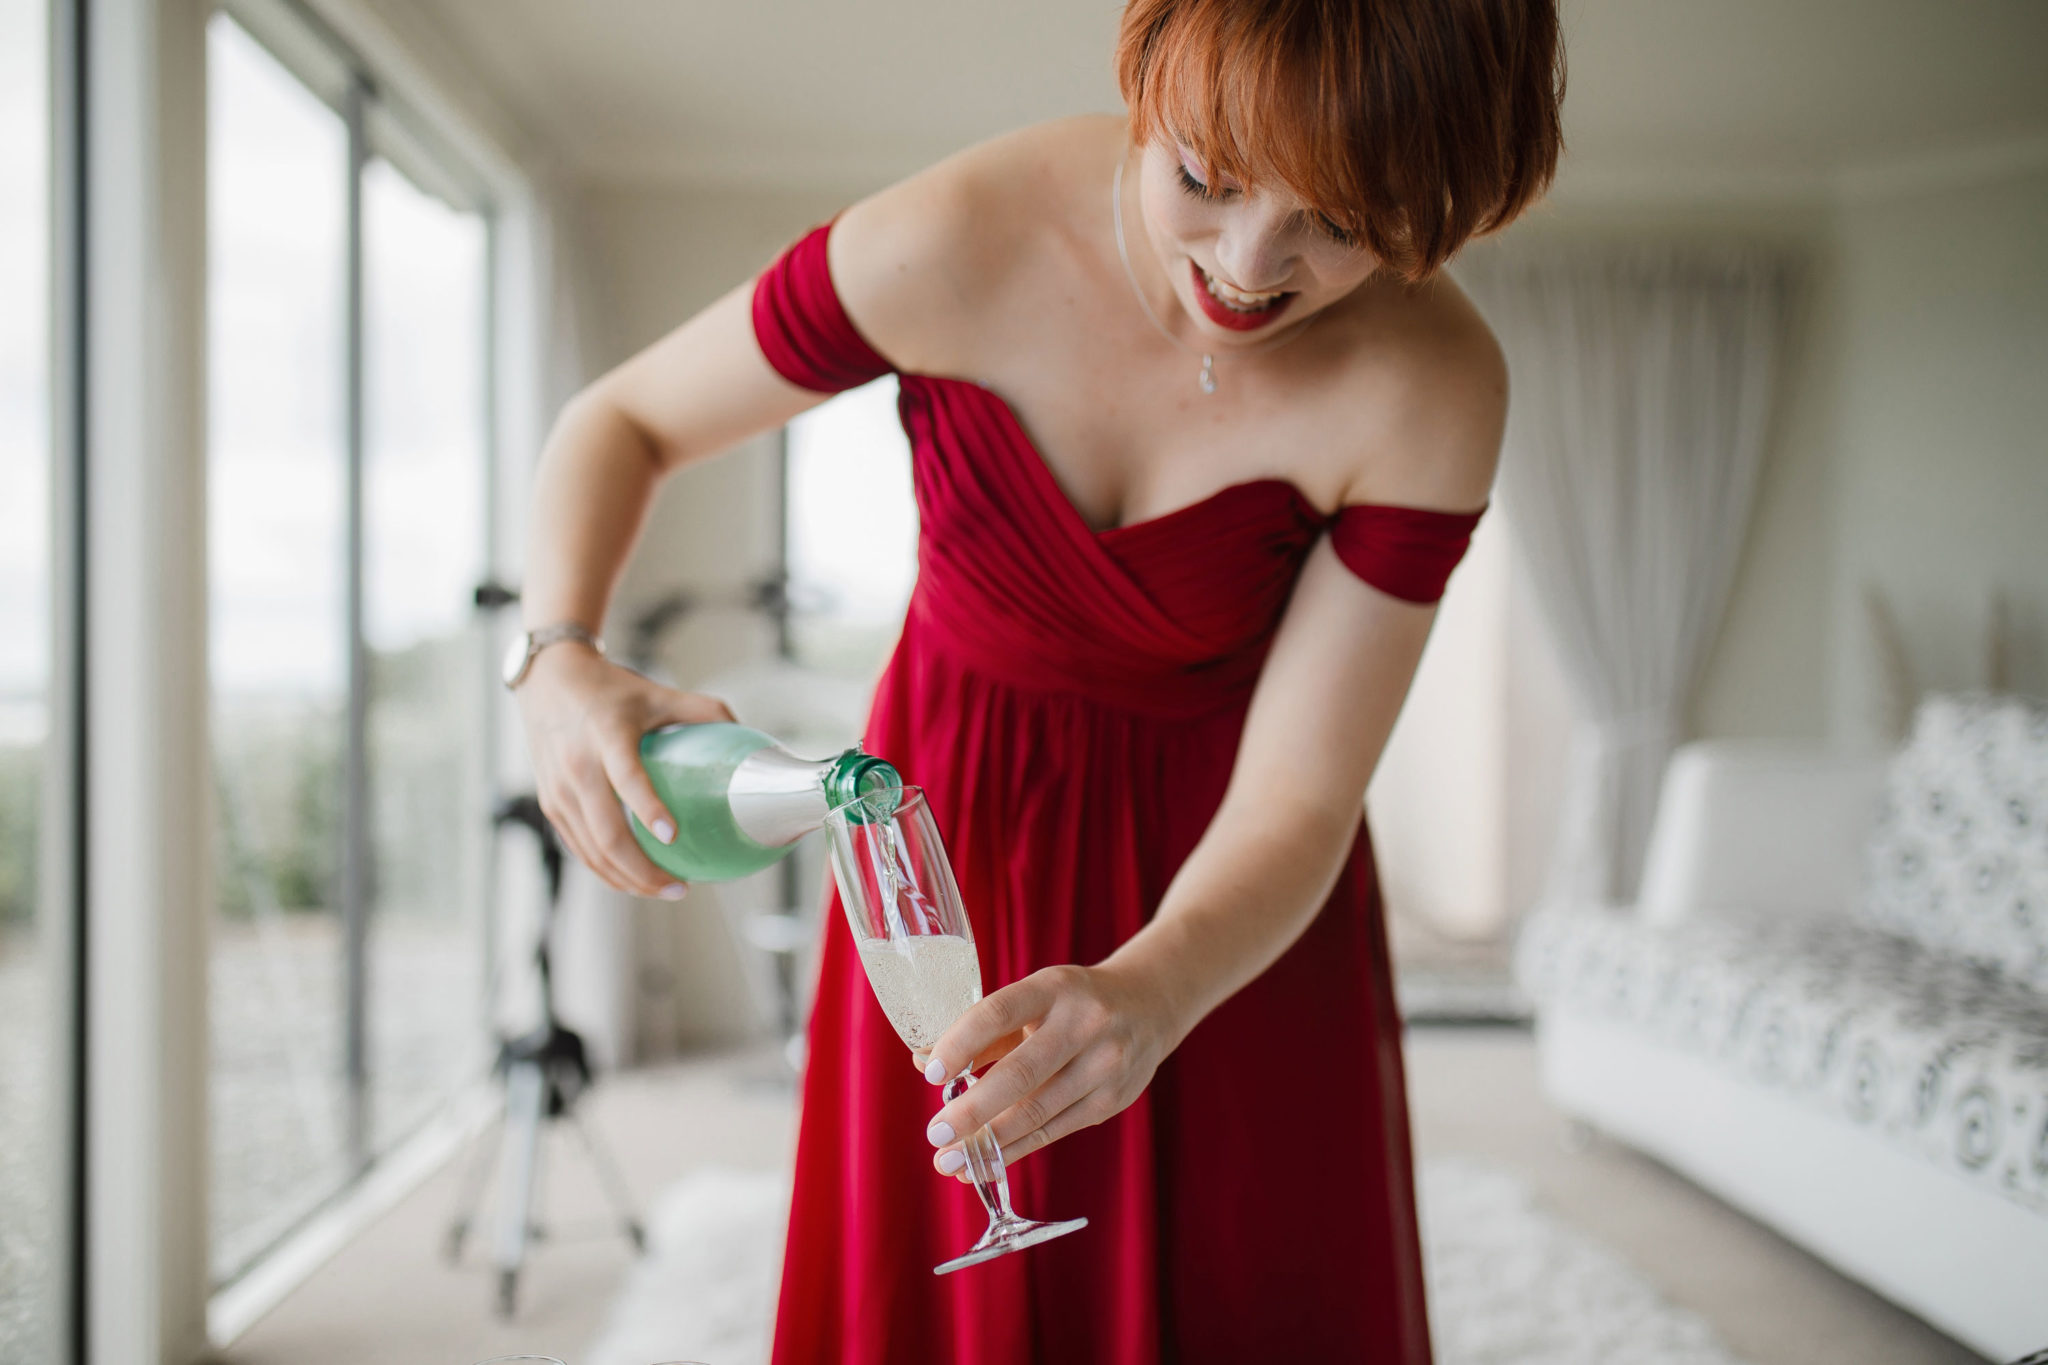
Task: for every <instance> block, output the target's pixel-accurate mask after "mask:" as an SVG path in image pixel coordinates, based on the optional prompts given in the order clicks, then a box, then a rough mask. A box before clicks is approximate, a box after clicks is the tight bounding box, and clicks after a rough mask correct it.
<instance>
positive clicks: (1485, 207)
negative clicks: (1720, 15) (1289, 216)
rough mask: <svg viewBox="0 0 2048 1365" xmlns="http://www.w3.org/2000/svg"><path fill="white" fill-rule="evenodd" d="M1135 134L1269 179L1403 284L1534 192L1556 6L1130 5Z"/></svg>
mask: <svg viewBox="0 0 2048 1365" xmlns="http://www.w3.org/2000/svg"><path fill="white" fill-rule="evenodd" d="M1116 67H1117V81H1118V84H1119V85H1121V86H1122V88H1123V95H1124V102H1125V103H1126V104H1128V105H1129V106H1130V111H1131V132H1132V135H1133V136H1134V137H1136V138H1138V139H1139V140H1141V141H1147V140H1150V139H1152V138H1154V137H1157V136H1161V135H1166V136H1170V137H1173V138H1176V139H1178V140H1179V141H1180V142H1181V143H1182V144H1183V145H1184V146H1186V147H1187V149H1188V150H1189V151H1191V152H1193V153H1194V154H1195V155H1196V156H1197V157H1199V158H1200V159H1201V161H1202V164H1203V167H1204V168H1205V170H1207V171H1208V172H1209V173H1210V174H1213V175H1224V176H1228V177H1230V178H1231V179H1233V180H1236V181H1238V182H1240V183H1241V184H1245V185H1251V186H1256V185H1260V184H1275V183H1277V184H1280V185H1283V186H1285V187H1286V188H1287V189H1288V190H1290V191H1291V192H1292V193H1293V194H1294V195H1295V197H1297V198H1299V199H1300V200H1302V201H1303V202H1304V203H1306V204H1307V205H1308V206H1309V207H1310V208H1311V209H1313V210H1314V211H1316V212H1318V213H1320V214H1322V215H1324V216H1325V217H1327V218H1329V219H1330V220H1331V221H1332V222H1334V223H1336V224H1337V225H1338V226H1340V227H1342V228H1344V229H1345V230H1347V231H1349V232H1351V233H1353V234H1354V235H1355V236H1357V237H1358V239H1359V240H1360V242H1361V243H1362V244H1363V245H1364V246H1366V247H1367V248H1368V249H1370V250H1371V251H1372V253H1373V254H1374V255H1375V256H1377V257H1378V258H1379V259H1380V260H1382V261H1383V262H1385V263H1386V264H1387V265H1388V266H1389V267H1390V268H1391V269H1393V270H1394V271H1396V272H1397V273H1399V274H1400V275H1401V276H1403V277H1404V278H1406V279H1408V280H1411V281H1422V280H1426V279H1428V278H1429V277H1430V276H1432V275H1434V274H1435V273H1436V272H1437V270H1439V269H1440V268H1441V267H1442V266H1443V264H1444V263H1445V262H1446V261H1448V260H1450V258H1451V257H1452V255H1454V254H1455V253H1456V252H1457V250H1458V248H1459V247H1461V246H1463V245H1464V244H1465V242H1466V241H1467V240H1468V239H1469V238H1471V237H1473V236H1475V235H1478V234H1480V233H1485V232H1492V231H1494V230H1496V229H1498V228H1502V227H1505V226H1507V224H1508V223H1510V222H1511V221H1513V220H1514V218H1515V216H1516V215H1517V214H1519V213H1520V212H1521V211H1522V210H1523V209H1525V208H1527V207H1528V206H1529V204H1530V203H1531V202H1533V201H1534V200H1535V199H1536V198H1537V196H1539V195H1541V194H1542V193H1543V190H1544V188H1545V187H1546V186H1547V185H1548V184H1549V183H1550V178H1551V176H1552V174H1553V173H1554V172H1555V171H1556V169H1557V157H1558V153H1559V151H1560V150H1561V149H1562V147H1563V142H1564V137H1563V132H1562V129H1561V128H1560V126H1559V115H1558V110H1559V105H1560V104H1561V103H1562V101H1563V98H1564V50H1563V48H1562V46H1561V45H1560V43H1559V41H1558V22H1557V6H1556V0H1130V3H1129V4H1127V5H1126V6H1125V7H1124V17H1123V30H1122V32H1121V34H1120V35H1119V37H1118V39H1117V50H1116Z"/></svg>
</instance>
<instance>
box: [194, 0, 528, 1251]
mask: <svg viewBox="0 0 2048 1365" xmlns="http://www.w3.org/2000/svg"><path fill="white" fill-rule="evenodd" d="M319 36H320V35H313V41H310V42H297V43H294V44H292V45H290V47H289V48H288V49H280V50H284V51H288V53H289V55H290V56H291V57H292V58H293V63H292V65H291V66H289V67H288V66H287V65H286V64H285V63H284V62H282V61H280V60H279V59H278V57H277V56H275V55H273V51H272V50H271V49H269V48H266V47H265V46H264V45H263V44H262V43H259V42H258V41H257V40H256V39H255V38H254V37H252V36H251V35H250V33H249V32H248V31H245V30H244V29H243V28H242V27H240V26H239V25H238V24H237V23H236V22H235V20H234V19H233V18H231V17H229V16H228V15H219V16H216V17H215V19H214V20H213V22H212V24H211V26H210V29H209V44H208V62H209V73H208V76H209V80H208V84H209V140H210V146H209V153H208V155H209V163H210V164H209V169H208V174H209V178H210V198H209V212H210V218H211V221H210V225H209V232H210V234H211V244H210V253H209V256H210V260H209V268H210V270H211V272H212V274H211V282H210V291H211V292H210V295H209V300H208V302H209V310H210V314H211V316H210V323H209V325H210V328H211V338H210V343H209V345H210V354H209V365H210V368H211V376H212V394H211V408H210V414H209V415H210V424H211V433H210V442H211V448H210V451H209V457H208V466H209V467H208V482H209V492H208V498H209V516H210V525H209V528H208V532H209V545H210V554H211V561H210V567H209V572H210V575H211V592H210V608H211V612H212V620H211V626H210V628H211V632H212V648H211V659H212V670H213V676H212V686H213V744H214V762H215V794H216V804H217V816H218V818H217V821H216V826H217V830H218V846H217V849H216V863H215V867H216V883H217V888H218V902H217V909H216V914H215V924H214V935H213V944H212V950H211V951H212V959H211V963H212V981H211V1007H212V1079H211V1120H212V1148H213V1162H212V1170H213V1191H212V1201H213V1204H212V1263H213V1272H214V1276H215V1279H216V1281H225V1280H227V1279H230V1278H232V1277H234V1276H235V1275H236V1274H238V1273H239V1272H240V1271H241V1270H243V1269H244V1268H245V1267H247V1266H248V1265H249V1264H250V1263H251V1261H252V1260H253V1259H254V1258H256V1257H258V1256H260V1255H261V1254H262V1253H263V1252H264V1251H265V1249H266V1248H268V1247H270V1246H271V1245H273V1244H274V1243H275V1242H276V1241H277V1240H278V1239H279V1238H280V1237H281V1236H283V1235H285V1234H286V1233H288V1232H289V1231H290V1230H291V1229H292V1228H293V1227H295V1226H296V1225H297V1224H298V1223H300V1222H301V1221H302V1220H303V1219H304V1218H305V1217H306V1216H307V1214H309V1213H310V1212H311V1211H312V1210H314V1209H315V1208H317V1207H319V1206H320V1205H321V1204H322V1203H324V1202H326V1201H328V1200H330V1199H332V1198H333V1197H334V1196H336V1195H337V1194H338V1193H340V1192H341V1191H343V1190H344V1189H345V1188H347V1186H348V1185H349V1183H350V1182H351V1181H353V1180H354V1179H355V1178H356V1177H357V1176H358V1175H359V1174H361V1172H362V1171H363V1170H365V1169H366V1168H367V1167H368V1166H369V1164H370V1163H372V1162H373V1161H374V1160H376V1159H377V1157H378V1156H380V1155H382V1154H383V1153H384V1152H386V1151H388V1150H389V1149H390V1148H391V1147H392V1146H393V1145H394V1144H395V1143H397V1142H399V1141H402V1140H403V1139H404V1138H405V1137H406V1136H407V1135H408V1134H410V1133H411V1132H413V1131H414V1130H416V1129H417V1128H418V1127H419V1125H420V1124H421V1122H422V1121H423V1120H424V1119H426V1118H427V1117H429V1116H430V1115H431V1114H432V1113H433V1112H434V1111H435V1109H436V1108H437V1107H438V1106H439V1105H440V1104H442V1103H443V1102H444V1101H445V1100H447V1099H448V1098H449V1097H450V1096H451V1095H452V1094H453V1093H455V1092H456V1091H458V1090H459V1089H460V1088H462V1087H463V1086H465V1085H467V1084H470V1083H472V1082H474V1081H475V1080H476V1079H478V1078H479V1077H481V1076H482V1075H483V1074H484V1067H485V1064H486V1061H487V1038H486V1036H485V1031H484V1020H485V1009H484V1004H483V1000H482V992H483V971H482V966H483V961H484V945H483V929H482V923H483V912H484V902H483V892H482V874H481V869H482V867H483V866H484V864H485V861H486V857H485V855H486V851H487V847H488V840H489V837H490V807H489V794H490V781H489V773H488V771H487V765H486V762H485V754H486V745H485V737H486V735H487V734H488V726H487V709H488V707H489V705H490V703H491V697H492V695H493V694H492V692H491V690H490V685H489V678H490V667H489V661H488V660H487V658H486V657H485V656H486V648H485V643H484V640H483V632H482V629H481V627H480V626H479V625H478V624H477V623H476V621H475V619H474V617H475V608H474V606H473V592H474V589H475V585H476V583H477V582H478V581H479V579H480V578H481V577H482V571H483V566H484V562H485V544H484V527H485V524H486V513H487V507H488V479H487V470H488V439H487V438H488V432H487V429H486V423H485V420H484V414H485V411H486V396H487V395H486V388H487V383H486V380H487V373H488V345H487V336H488V332H487V323H488V319H487V317H486V307H485V301H486V296H487V290H488V269H487V266H488V240H489V234H488V224H487V219H486V217H485V216H484V214H483V213H482V212H481V211H480V210H479V209H478V208H477V207H476V206H475V205H473V204H469V203H464V202H456V201H455V200H454V197H453V196H451V195H450V194H449V193H448V192H447V191H446V188H445V187H446V186H447V185H448V184H449V183H451V181H452V180H453V179H454V177H452V176H451V175H450V173H449V171H448V168H447V167H446V166H445V165H443V164H439V163H436V162H435V161H434V159H433V154H432V153H431V152H430V151H428V150H426V149H424V148H422V147H421V146H420V144H419V143H418V141H417V140H416V139H412V138H408V137H406V136H405V133H406V125H405V123H404V121H403V118H402V116H401V114H400V113H399V112H398V111H394V110H392V109H390V108H389V107H387V106H385V105H382V104H380V103H379V102H378V100H377V98H376V97H375V95H374V94H373V93H372V86H371V83H370V81H369V79H368V75H367V73H366V72H364V71H363V70H362V69H361V68H360V66H358V65H356V64H355V63H354V61H353V59H352V58H351V57H349V56H348V54H345V53H340V52H327V51H325V50H323V49H320V48H319V46H318V39H319ZM387 147H388V149H389V150H388V152H387V151H386V150H385V149H386V148H387ZM423 186H426V188H423Z"/></svg>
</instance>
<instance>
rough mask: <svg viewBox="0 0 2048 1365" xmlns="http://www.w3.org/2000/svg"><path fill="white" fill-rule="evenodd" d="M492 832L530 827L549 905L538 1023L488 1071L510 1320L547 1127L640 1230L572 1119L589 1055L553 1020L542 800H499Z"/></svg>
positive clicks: (551, 849) (497, 1241)
mask: <svg viewBox="0 0 2048 1365" xmlns="http://www.w3.org/2000/svg"><path fill="white" fill-rule="evenodd" d="M492 823H493V825H494V826H495V827H496V828H500V829H502V828H504V827H505V826H506V825H508V824H515V825H523V826H524V827H526V828H527V829H530V830H532V831H533V835H534V838H535V839H536V840H537V841H539V844H540V857H541V864H542V866H543V868H544V869H545V871H546V873H547V905H546V909H545V911H544V912H543V914H542V916H541V924H540V935H539V940H540V941H539V943H538V945H537V946H536V947H535V949H534V966H535V969H536V971H537V973H538V977H539V982H540V1013H541V1022H540V1026H539V1027H538V1028H536V1029H534V1030H533V1031H532V1032H531V1033H526V1034H522V1035H520V1036H519V1037H516V1038H501V1039H499V1041H498V1060H497V1062H496V1064H495V1066H494V1067H493V1071H494V1073H495V1074H496V1075H497V1076H498V1078H499V1079H500V1080H501V1081H502V1082H503V1083H504V1086H505V1105H504V1114H503V1117H502V1118H501V1119H500V1120H499V1125H498V1128H499V1131H498V1138H499V1141H498V1147H499V1149H500V1160H499V1162H498V1163H497V1164H498V1167H499V1176H498V1202H497V1208H496V1209H495V1213H496V1218H495V1220H494V1222H493V1225H492V1229H491V1260H492V1262H493V1263H494V1264H495V1265H496V1267H497V1271H498V1300H497V1307H498V1316H499V1317H501V1318H509V1317H511V1316H512V1309H513V1306H514V1304H515V1302H516V1301H517V1298H518V1293H519V1271H520V1268H521V1266H522V1265H523V1264H524V1263H525V1260H526V1246H527V1243H528V1242H529V1241H536V1240H539V1239H540V1238H542V1237H544V1236H545V1235H546V1233H545V1231H544V1230H543V1229H542V1228H541V1227H540V1226H539V1225H538V1224H537V1223H535V1222H534V1221H533V1208H534V1204H535V1202H536V1199H537V1196H538V1194H539V1192H540V1140H541V1132H542V1129H543V1127H544V1126H545V1125H547V1124H550V1123H559V1124H564V1125H566V1126H567V1127H568V1128H569V1130H570V1131H571V1132H573V1133H574V1134H575V1135H576V1138H577V1141H578V1144H579V1145H580V1146H581V1147H582V1149H583V1152H584V1154H585V1156H586V1157H588V1159H589V1161H590V1164H591V1166H592V1167H593V1168H595V1170H596V1172H597V1177H598V1183H599V1184H600V1185H601V1186H602V1187H603V1189H604V1193H605V1198H606V1199H607V1200H608V1201H609V1202H610V1203H611V1206H612V1213H613V1215H614V1216H615V1217H616V1218H617V1219H618V1222H619V1228H620V1231H621V1232H623V1233H624V1234H625V1236H626V1238H627V1239H628V1240H629V1241H631V1242H632V1243H633V1249H634V1250H635V1251H636V1252H642V1251H645V1250H646V1249H647V1233H646V1230H645V1229H644V1228H643V1227H642V1226H641V1224H640V1220H639V1218H638V1217H637V1216H636V1215H635V1214H634V1212H633V1200H632V1196H631V1195H630V1194H629V1193H628V1192H627V1190H626V1182H625V1181H624V1180H623V1179H622V1178H621V1177H620V1175H619V1168H618V1165H617V1163H616V1162H614V1161H613V1160H612V1157H611V1154H610V1153H609V1152H608V1151H606V1150H605V1148H604V1146H603V1145H602V1144H601V1143H600V1142H599V1141H598V1139H597V1135H596V1134H595V1133H593V1132H592V1131H591V1130H590V1129H589V1128H588V1127H586V1126H585V1125H584V1123H583V1121H582V1120H581V1119H580V1118H578V1117H577V1114H576V1101H577V1100H578V1099H579V1098H580V1097H581V1096H582V1094H583V1092H584V1091H585V1090H588V1089H589V1088H590V1080H591V1074H590V1059H589V1057H588V1056H587V1055H586V1054H585V1052H584V1047H583V1039H582V1038H581V1037H579V1036H578V1035H577V1034H576V1033H575V1032H574V1031H573V1030H571V1029H567V1028H564V1027H563V1026H562V1021H561V1020H559V1019H557V1018H556V1017H555V984H554V961H553V958H554V952H553V946H552V945H553V939H554V928H555V916H556V914H557V912H558V910H559V908H560V904H561V899H562V845H561V841H560V840H559V839H558V838H557V837H556V836H555V831H554V827H553V826H551V825H549V824H548V821H547V817H546V816H545V815H543V814H541V809H540V801H539V800H538V799H537V798H535V797H533V796H531V795H525V796H515V797H512V798H510V799H508V800H507V801H506V802H505V803H504V804H503V805H501V806H500V807H499V808H498V809H497V811H496V812H495V814H494V815H493V817H492ZM491 1157H492V1144H491V1143H490V1142H489V1141H487V1140H485V1141H479V1142H478V1144H477V1154H476V1156H475V1158H474V1159H472V1161H471V1162H470V1166H469V1170H468V1172H467V1173H466V1174H465V1176H464V1178H463V1186H462V1193H461V1194H460V1196H459V1197H458V1198H457V1200H456V1205H455V1216H454V1218H453V1220H452V1221H451V1222H450V1223H449V1225H448V1237H447V1244H446V1251H447V1255H448V1259H449V1260H451V1261H454V1260H458V1259H460V1258H461V1256H462V1247H463V1243H464V1242H466V1241H467V1240H468V1239H469V1233H470V1229H471V1228H472V1227H473V1226H474V1225H475V1223H476V1215H477V1210H478V1207H479V1205H480V1203H481V1201H482V1198H483V1189H484V1181H485V1178H486V1177H487V1176H488V1175H489V1174H490V1169H491V1166H492V1164H493V1163H492V1160H491Z"/></svg>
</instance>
